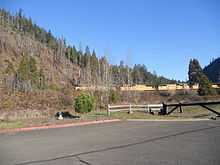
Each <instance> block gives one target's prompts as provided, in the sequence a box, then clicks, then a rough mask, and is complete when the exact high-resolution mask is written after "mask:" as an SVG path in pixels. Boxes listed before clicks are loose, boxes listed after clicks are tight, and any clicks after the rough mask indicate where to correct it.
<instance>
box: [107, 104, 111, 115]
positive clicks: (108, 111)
mask: <svg viewBox="0 0 220 165" xmlns="http://www.w3.org/2000/svg"><path fill="white" fill-rule="evenodd" d="M107 114H108V116H110V105H109V104H108V108H107Z"/></svg>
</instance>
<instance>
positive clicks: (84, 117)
mask: <svg viewBox="0 0 220 165" xmlns="http://www.w3.org/2000/svg"><path fill="white" fill-rule="evenodd" d="M210 107H211V108H213V109H215V110H216V111H218V112H220V105H218V106H210ZM171 108H172V107H170V109H171ZM182 110H183V113H179V110H178V109H177V110H176V111H174V112H173V113H172V114H170V115H169V116H159V115H157V114H155V115H151V114H149V113H145V112H138V111H135V112H133V113H132V114H129V113H128V112H114V113H111V115H110V116H108V115H107V111H106V110H101V111H92V112H90V113H88V114H75V115H79V116H80V119H75V120H71V119H68V120H56V119H55V118H42V119H28V120H19V121H10V122H9V121H0V129H11V128H21V127H30V126H40V125H51V124H64V123H73V122H83V121H94V120H106V119H121V120H127V119H163V120H166V119H167V120H170V119H189V118H209V117H210V116H214V115H215V114H213V113H212V112H210V111H208V110H206V109H204V108H202V107H200V106H192V107H190V106H189V107H183V108H182Z"/></svg>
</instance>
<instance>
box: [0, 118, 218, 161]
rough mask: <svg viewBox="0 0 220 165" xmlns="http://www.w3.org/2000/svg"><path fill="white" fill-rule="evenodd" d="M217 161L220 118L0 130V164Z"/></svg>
mask: <svg viewBox="0 0 220 165" xmlns="http://www.w3.org/2000/svg"><path fill="white" fill-rule="evenodd" d="M146 164H147V165H148V164H150V165H151V164H152V165H219V164H220V120H216V121H211V120H210V121H127V122H126V121H123V122H115V123H105V124H94V125H86V126H76V127H68V128H57V129H47V130H35V131H30V132H17V133H10V134H0V165H146Z"/></svg>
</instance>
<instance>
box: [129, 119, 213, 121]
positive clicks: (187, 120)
mask: <svg viewBox="0 0 220 165" xmlns="http://www.w3.org/2000/svg"><path fill="white" fill-rule="evenodd" d="M208 120H210V119H127V120H126V121H208Z"/></svg>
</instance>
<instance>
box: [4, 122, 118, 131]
mask: <svg viewBox="0 0 220 165" xmlns="http://www.w3.org/2000/svg"><path fill="white" fill-rule="evenodd" d="M118 121H121V120H119V119H112V120H99V121H87V122H79V123H70V124H60V125H59V124H58V125H48V126H36V127H25V128H13V129H7V130H2V131H1V130H0V134H1V133H16V132H27V131H34V130H44V129H52V128H66V127H74V126H84V125H92V124H102V123H112V122H118Z"/></svg>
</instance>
